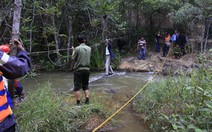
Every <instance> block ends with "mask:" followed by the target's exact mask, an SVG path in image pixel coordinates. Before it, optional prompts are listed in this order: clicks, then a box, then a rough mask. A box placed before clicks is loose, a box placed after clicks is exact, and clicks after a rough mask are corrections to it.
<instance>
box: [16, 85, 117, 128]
mask: <svg viewBox="0 0 212 132" xmlns="http://www.w3.org/2000/svg"><path fill="white" fill-rule="evenodd" d="M93 94H95V96H92V95H93ZM91 96H92V100H91V101H92V104H90V105H82V106H81V107H80V108H79V107H77V106H75V103H76V102H75V100H74V97H73V96H72V95H71V94H70V95H67V94H66V95H65V94H56V93H55V92H54V91H52V89H51V88H50V85H49V84H44V85H42V86H40V87H39V89H38V90H35V91H31V92H30V93H27V97H26V100H25V101H24V102H23V103H21V104H20V106H19V107H17V108H16V110H15V112H14V114H15V116H16V120H17V123H18V126H19V127H20V131H21V132H24V131H25V132H26V131H28V132H35V131H39V132H47V131H48V132H56V131H60V132H72V131H74V132H76V131H79V130H81V129H84V127H85V125H87V124H88V119H91V118H93V117H98V118H99V119H105V118H106V117H108V116H109V115H110V114H111V111H112V110H113V108H111V107H110V104H105V103H104V105H103V103H102V102H106V101H105V100H107V101H108V100H109V98H110V97H109V96H107V97H106V96H103V95H102V94H101V93H98V92H95V93H91ZM109 102H110V101H108V103H109ZM107 107H110V108H107ZM104 110H106V111H104ZM98 123H99V122H98ZM91 127H93V126H91Z"/></svg>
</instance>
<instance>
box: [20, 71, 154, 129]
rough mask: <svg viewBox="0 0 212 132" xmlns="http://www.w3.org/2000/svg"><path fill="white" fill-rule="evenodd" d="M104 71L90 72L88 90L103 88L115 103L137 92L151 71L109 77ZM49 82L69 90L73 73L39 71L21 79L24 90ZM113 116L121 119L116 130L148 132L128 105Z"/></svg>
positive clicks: (60, 88) (55, 87)
mask: <svg viewBox="0 0 212 132" xmlns="http://www.w3.org/2000/svg"><path fill="white" fill-rule="evenodd" d="M103 75H104V73H91V75H90V84H89V88H90V90H103V91H104V92H105V93H107V94H112V95H113V97H114V100H115V101H117V103H119V104H122V105H124V104H125V103H126V102H127V101H128V100H129V99H130V98H131V97H133V96H134V95H135V94H136V92H138V91H139V90H140V89H141V88H142V87H143V86H144V85H145V84H146V83H147V81H148V80H149V79H151V78H152V76H153V74H152V73H134V72H130V73H127V72H116V73H115V74H114V75H112V76H110V77H103ZM45 82H50V84H51V88H54V89H55V90H58V91H59V92H69V91H70V90H72V89H73V73H67V72H57V73H40V74H39V76H36V77H33V78H26V79H23V80H21V84H22V85H23V87H24V89H25V91H26V92H27V91H29V90H32V89H35V88H37V85H38V84H42V83H45ZM113 118H118V119H119V120H121V121H122V123H120V125H119V126H118V127H117V128H116V130H115V131H116V132H149V131H150V130H149V129H148V128H147V126H146V125H145V123H144V121H142V120H141V119H139V118H138V117H137V116H135V115H134V112H133V111H131V110H130V106H129V105H127V106H126V108H124V109H122V110H121V111H120V113H118V114H117V115H115V116H114V117H113Z"/></svg>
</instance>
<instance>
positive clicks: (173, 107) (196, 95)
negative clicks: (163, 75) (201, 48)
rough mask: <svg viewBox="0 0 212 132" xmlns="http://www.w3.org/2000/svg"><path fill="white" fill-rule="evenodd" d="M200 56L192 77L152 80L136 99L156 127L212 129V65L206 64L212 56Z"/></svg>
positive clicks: (188, 129)
mask: <svg viewBox="0 0 212 132" xmlns="http://www.w3.org/2000/svg"><path fill="white" fill-rule="evenodd" d="M210 56H212V54H211V55H210ZM199 58H200V62H201V63H202V67H201V68H200V69H199V70H197V71H194V72H193V74H192V75H191V77H187V76H186V75H184V76H183V75H181V76H179V77H169V78H167V79H161V80H159V81H155V82H152V83H151V84H150V85H148V87H147V88H146V89H145V90H144V91H143V92H142V94H141V95H140V96H139V97H137V98H136V99H135V100H134V102H135V103H133V104H134V109H135V110H136V111H137V112H139V113H144V115H145V120H149V121H150V122H151V128H152V130H153V131H165V130H166V131H196V132H197V131H209V130H211V129H212V102H211V100H212V81H211V80H212V69H211V66H209V67H206V65H205V62H206V61H207V62H208V60H207V59H209V61H210V60H211V59H210V58H211V57H209V58H207V59H206V58H205V55H204V56H200V57H199ZM209 63H211V62H209Z"/></svg>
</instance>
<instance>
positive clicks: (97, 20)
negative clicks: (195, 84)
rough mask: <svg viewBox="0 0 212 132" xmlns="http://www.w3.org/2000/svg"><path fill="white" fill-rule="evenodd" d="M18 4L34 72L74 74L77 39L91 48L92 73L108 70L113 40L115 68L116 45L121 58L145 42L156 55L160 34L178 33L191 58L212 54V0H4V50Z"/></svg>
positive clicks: (0, 16) (0, 31)
mask: <svg viewBox="0 0 212 132" xmlns="http://www.w3.org/2000/svg"><path fill="white" fill-rule="evenodd" d="M17 1H19V2H17ZM15 2H16V3H15ZM17 3H19V5H17ZM15 4H16V6H19V7H21V12H20V13H21V19H20V32H19V37H20V39H21V41H23V43H24V46H25V49H26V50H27V51H28V52H29V56H30V57H31V58H32V64H33V69H34V70H35V71H36V70H44V71H54V70H66V71H67V70H72V68H71V59H70V55H71V51H70V50H69V49H70V47H71V46H74V47H76V46H77V45H78V43H77V41H76V36H77V35H78V34H79V33H84V34H86V36H87V40H88V45H89V46H91V47H92V48H93V51H92V59H91V60H92V62H91V67H92V68H94V69H98V70H102V69H103V68H104V40H105V39H106V38H109V39H111V40H112V43H113V48H114V50H115V52H116V54H117V57H116V59H117V61H115V62H116V63H117V64H118V63H119V62H120V54H118V50H117V46H116V44H117V42H118V41H119V42H121V45H124V50H123V54H122V55H128V54H131V53H134V52H135V49H136V44H137V40H138V39H139V38H140V37H141V36H144V37H145V38H146V40H147V42H148V50H154V45H155V41H154V35H155V33H156V32H157V31H158V30H160V31H162V32H169V33H171V34H172V33H174V30H175V29H180V30H181V31H183V32H184V33H185V34H186V36H188V37H189V39H190V40H192V41H190V42H191V48H192V52H196V51H197V52H201V53H203V52H204V51H206V50H207V49H209V48H210V40H209V38H212V35H211V32H212V28H211V21H212V18H211V8H212V7H211V6H210V5H211V1H210V0H176V1H172V0H80V1H76V0H22V1H21V0H16V1H12V0H1V1H0V43H1V44H3V43H8V41H9V39H10V38H11V36H12V35H13V34H12V23H13V11H14V9H15V8H14V5H15ZM115 65H116V64H115Z"/></svg>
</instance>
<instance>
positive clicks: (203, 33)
mask: <svg viewBox="0 0 212 132" xmlns="http://www.w3.org/2000/svg"><path fill="white" fill-rule="evenodd" d="M202 26H203V27H202V35H201V53H204V40H205V23H204V24H203V25H202Z"/></svg>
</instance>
